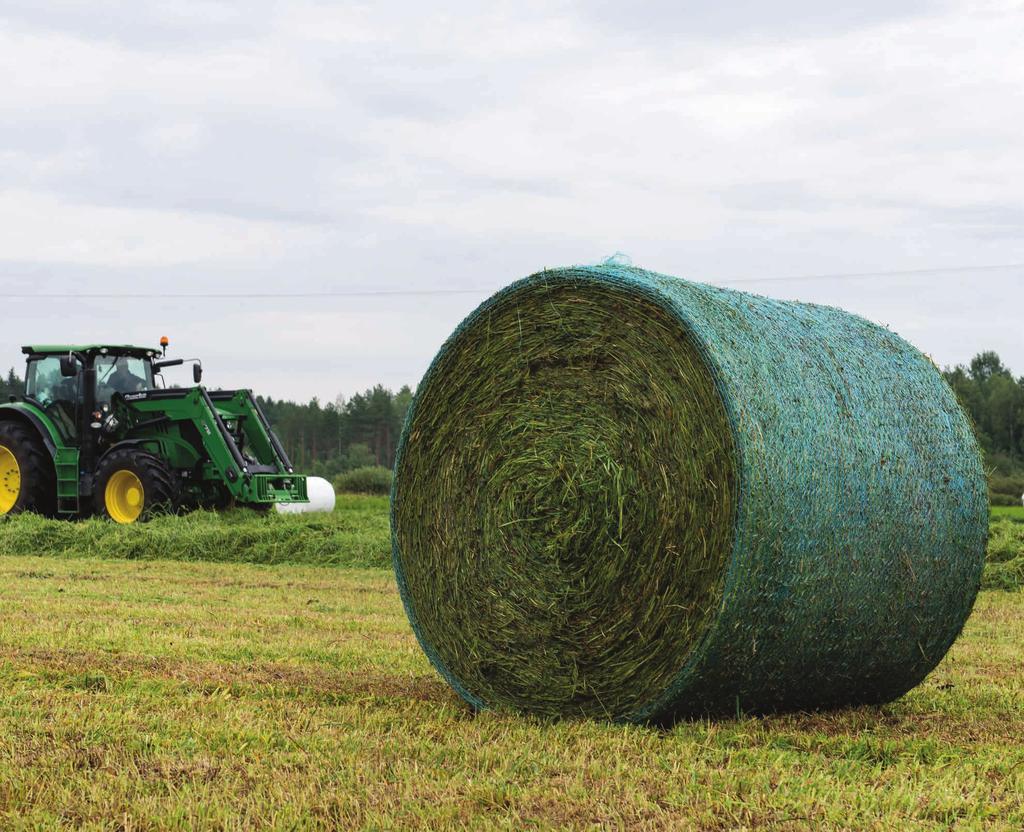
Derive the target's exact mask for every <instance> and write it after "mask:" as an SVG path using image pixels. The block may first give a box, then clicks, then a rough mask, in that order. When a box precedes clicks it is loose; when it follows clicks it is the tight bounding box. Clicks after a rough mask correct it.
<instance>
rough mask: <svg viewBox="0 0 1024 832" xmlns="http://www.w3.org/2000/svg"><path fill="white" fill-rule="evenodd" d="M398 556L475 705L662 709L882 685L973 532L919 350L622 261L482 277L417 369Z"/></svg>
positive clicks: (403, 449) (397, 487)
mask: <svg viewBox="0 0 1024 832" xmlns="http://www.w3.org/2000/svg"><path fill="white" fill-rule="evenodd" d="M395 471H396V476H395V483H394V491H393V494H392V531H393V543H394V565H395V571H396V575H397V579H398V585H399V589H400V591H401V594H402V598H403V601H404V603H405V607H406V611H407V612H408V615H409V618H410V621H411V623H412V626H413V629H414V630H415V632H416V635H417V637H418V638H419V640H420V643H421V644H422V646H423V648H424V650H425V651H426V653H427V655H428V657H429V658H430V660H431V661H432V662H433V664H434V665H435V667H437V669H438V670H439V671H440V673H441V674H442V675H443V676H444V677H445V678H446V679H447V680H448V681H449V683H450V684H451V685H452V686H453V687H454V688H455V690H456V691H458V693H459V694H460V695H461V696H462V697H463V698H465V699H466V700H467V701H468V702H470V703H471V704H473V705H474V706H477V707H512V708H515V709H519V710H523V711H528V712H533V713H538V714H543V715H586V716H601V717H608V718H612V719H617V720H627V721H667V720H671V719H674V718H677V717H679V716H684V715H694V714H704V713H719V712H735V711H736V709H737V708H742V709H744V710H748V711H764V710H774V709H792V708H808V707H826V706H835V705H842V704H850V703H867V702H881V701H887V700H890V699H893V698H895V697H897V696H900V695H901V694H903V693H904V692H906V691H907V690H909V689H910V688H911V687H913V686H914V685H916V684H917V683H918V682H920V681H921V679H923V678H924V676H925V675H926V674H927V673H928V672H929V671H930V670H931V669H932V668H934V667H935V665H936V664H937V663H938V662H939V660H940V659H941V658H942V657H943V655H944V654H945V653H946V651H947V649H948V648H949V646H950V645H951V644H952V642H953V640H954V639H955V638H956V636H957V634H958V633H959V632H960V630H961V628H962V626H963V623H964V621H965V620H966V618H967V615H968V614H969V612H970V609H971V606H972V604H973V601H974V597H975V594H976V592H977V589H978V586H979V582H980V576H981V570H982V565H983V559H984V540H985V535H986V531H987V499H986V490H985V481H984V477H983V474H982V469H981V464H980V460H979V455H978V449H977V446H976V444H975V441H974V438H973V435H972V432H971V429H970V427H969V425H968V423H967V421H966V419H965V417H964V415H963V413H962V412H961V410H960V408H959V407H958V405H957V403H956V401H955V399H954V397H953V394H952V392H951V391H950V390H949V388H948V387H947V385H946V384H945V382H944V381H943V380H942V378H941V376H940V375H939V373H938V372H937V370H936V368H935V367H934V366H933V365H932V364H931V363H930V362H929V361H928V360H927V359H926V358H925V357H924V356H922V355H921V353H919V352H918V351H917V350H915V349H914V348H913V347H911V346H910V345H909V344H907V343H906V342H905V341H903V340H901V339H900V338H898V337H897V336H895V335H894V334H892V333H891V332H889V331H888V330H885V329H883V328H881V327H878V326H876V325H874V324H871V323H869V322H867V321H864V320H862V319H861V318H858V317H856V316H854V315H850V314H847V313H845V312H842V311H840V310H836V309H831V308H826V307H820V306H811V305H805V304H800V303H789V302H780V301H775V300H770V299H768V298H762V297H757V296H754V295H750V294H746V293H741V292H733V291H728V290H724V289H719V288H715V287H711V286H706V285H702V284H696V283H690V282H687V281H683V280H678V279H676V278H672V277H667V276H664V275H658V274H653V273H650V272H645V271H641V270H639V269H634V268H630V267H623V266H610V265H606V266H598V267H581V268H570V269H560V270H554V271H545V272H541V273H539V274H536V275H533V276H531V277H528V278H526V279H525V280H522V281H519V282H518V283H516V284H513V285H512V286H510V287H508V288H507V289H505V290H503V291H502V292H499V293H498V294H497V295H495V296H494V297H493V298H491V299H490V300H488V301H487V302H486V303H484V304H483V305H482V306H481V307H480V308H479V309H477V310H476V312H474V313H473V314H472V315H470V317H469V318H467V319H466V321H465V322H463V324H462V325H461V326H460V327H459V328H458V330H456V332H455V333H454V334H453V335H452V337H451V338H450V339H449V341H448V342H447V343H446V344H445V346H444V347H443V348H442V349H441V351H440V353H439V354H438V356H437V357H436V358H435V360H434V363H433V365H432V366H431V368H430V370H429V371H428V372H427V374H426V376H425V377H424V379H423V381H422V382H421V384H420V387H419V390H418V392H417V395H416V399H415V401H414V404H413V407H412V409H411V411H410V414H409V417H408V419H407V422H406V426H405V430H404V433H403V437H402V441H401V444H400V449H399V457H398V462H397V464H396V469H395Z"/></svg>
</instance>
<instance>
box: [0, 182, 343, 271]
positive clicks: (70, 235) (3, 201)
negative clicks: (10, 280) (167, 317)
mask: <svg viewBox="0 0 1024 832" xmlns="http://www.w3.org/2000/svg"><path fill="white" fill-rule="evenodd" d="M329 236H330V233H329V231H326V230H324V229H312V230H311V229H306V228H296V227H293V226H288V225H283V224H278V223H269V222H258V221H245V220H237V219H233V218H230V217H223V216H217V215H208V216H203V215H198V214H184V213H180V212H172V211H154V210H140V209H127V208H111V207H107V206H102V205H89V204H81V203H73V202H69V201H68V200H65V199H61V198H60V197H58V196H56V195H53V194H44V193H40V192H26V191H16V190H15V191H2V192H0V252H3V259H4V260H7V261H12V262H21V263H58V264H59V263H71V264H77V265H100V266H103V265H105V266H111V267H119V266H149V267H157V266H159V267H166V266H174V265H184V264H192V265H194V264H204V265H206V266H224V265H235V266H237V265H244V264H247V263H248V264H265V263H266V261H267V260H282V259H283V258H284V257H285V256H287V255H288V254H290V253H292V252H294V251H295V250H296V249H303V250H307V251H308V250H310V249H316V248H323V247H325V245H326V243H327V241H328V239H329Z"/></svg>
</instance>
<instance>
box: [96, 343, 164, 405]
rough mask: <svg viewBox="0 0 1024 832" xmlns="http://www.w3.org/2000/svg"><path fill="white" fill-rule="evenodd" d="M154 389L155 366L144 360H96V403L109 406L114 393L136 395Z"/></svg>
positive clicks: (123, 357) (106, 357)
mask: <svg viewBox="0 0 1024 832" xmlns="http://www.w3.org/2000/svg"><path fill="white" fill-rule="evenodd" d="M152 387H153V366H152V365H151V364H150V363H149V362H148V361H146V360H145V359H143V358H133V357H131V356H127V355H101V356H100V357H99V358H97V359H96V403H97V404H99V405H104V404H109V403H110V398H111V396H113V395H114V393H134V392H136V391H138V390H150V389H152Z"/></svg>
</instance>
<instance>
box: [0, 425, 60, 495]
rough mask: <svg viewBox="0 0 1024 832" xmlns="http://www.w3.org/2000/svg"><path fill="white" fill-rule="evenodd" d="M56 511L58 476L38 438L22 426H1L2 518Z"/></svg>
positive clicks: (0, 481)
mask: <svg viewBox="0 0 1024 832" xmlns="http://www.w3.org/2000/svg"><path fill="white" fill-rule="evenodd" d="M23 511H34V512H35V513H37V514H44V515H53V514H55V513H56V511H57V474H56V472H55V471H54V467H53V459H52V458H51V457H50V454H49V453H48V452H47V450H46V446H45V445H43V442H42V440H41V439H40V438H39V435H38V434H37V433H36V432H35V431H33V430H31V429H30V428H28V427H26V426H25V425H23V424H21V423H20V422H9V421H4V422H0V515H3V514H18V513H20V512H23Z"/></svg>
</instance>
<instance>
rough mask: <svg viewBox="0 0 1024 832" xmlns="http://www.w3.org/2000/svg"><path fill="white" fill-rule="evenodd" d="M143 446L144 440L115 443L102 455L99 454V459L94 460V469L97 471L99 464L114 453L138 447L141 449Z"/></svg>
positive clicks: (126, 440)
mask: <svg viewBox="0 0 1024 832" xmlns="http://www.w3.org/2000/svg"><path fill="white" fill-rule="evenodd" d="M144 444H145V440H144V439H125V440H124V441H122V442H117V443H115V444H113V445H111V446H110V447H109V448H107V449H106V450H105V451H104V452H103V453H102V454H100V456H99V459H97V460H96V468H97V470H98V469H99V467H100V463H101V462H103V460H104V459H106V458H107V457H108V456H110V455H111V454H112V453H114V452H115V451H123V450H124V449H125V448H138V447H141V446H142V445H144Z"/></svg>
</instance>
